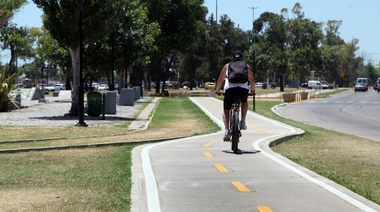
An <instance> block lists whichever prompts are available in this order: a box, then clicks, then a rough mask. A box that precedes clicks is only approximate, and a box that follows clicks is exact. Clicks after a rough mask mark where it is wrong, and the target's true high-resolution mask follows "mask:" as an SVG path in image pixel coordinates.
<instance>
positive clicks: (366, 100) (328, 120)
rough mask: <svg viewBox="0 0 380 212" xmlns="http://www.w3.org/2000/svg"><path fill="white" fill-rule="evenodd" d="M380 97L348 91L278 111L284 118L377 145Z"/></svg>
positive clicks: (370, 91)
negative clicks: (361, 138)
mask: <svg viewBox="0 0 380 212" xmlns="http://www.w3.org/2000/svg"><path fill="white" fill-rule="evenodd" d="M379 108H380V94H379V93H377V92H375V91H373V90H369V91H368V92H354V91H353V90H352V91H348V92H345V93H341V94H337V95H333V96H331V97H329V98H323V99H314V100H310V101H305V102H302V103H299V104H290V105H288V106H286V107H281V108H279V109H278V110H276V112H277V113H278V114H279V115H281V116H283V117H286V118H289V119H292V120H295V121H298V122H302V123H305V124H310V125H314V126H319V127H323V128H326V129H332V130H334V131H337V132H342V133H345V134H349V135H355V136H359V137H363V138H368V139H371V140H374V141H380V131H379V129H380V113H379Z"/></svg>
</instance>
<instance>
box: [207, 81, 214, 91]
mask: <svg viewBox="0 0 380 212" xmlns="http://www.w3.org/2000/svg"><path fill="white" fill-rule="evenodd" d="M205 89H206V90H215V82H206V83H205Z"/></svg>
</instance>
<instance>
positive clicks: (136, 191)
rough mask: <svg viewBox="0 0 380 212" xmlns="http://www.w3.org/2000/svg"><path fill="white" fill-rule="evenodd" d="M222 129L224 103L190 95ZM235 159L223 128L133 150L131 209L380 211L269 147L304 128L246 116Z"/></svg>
mask: <svg viewBox="0 0 380 212" xmlns="http://www.w3.org/2000/svg"><path fill="white" fill-rule="evenodd" d="M191 99H192V100H193V101H194V102H195V103H196V104H198V105H199V106H200V108H201V109H202V110H204V111H205V112H206V114H207V115H208V116H210V117H211V118H212V119H214V121H215V122H216V123H218V124H219V125H221V126H222V120H221V114H222V102H221V101H219V100H217V99H215V98H204V97H203V98H191ZM246 123H247V126H248V129H247V130H246V131H243V136H242V137H241V139H240V140H241V142H240V143H239V148H240V149H241V150H242V152H243V153H242V154H241V155H236V154H233V153H232V151H231V150H230V146H231V145H230V143H229V142H223V141H222V137H223V133H224V132H223V131H220V132H218V133H214V134H210V135H203V136H196V137H191V138H186V139H177V140H173V141H167V142H162V143H156V144H150V145H144V146H140V147H138V148H136V149H134V151H133V167H132V173H133V177H132V178H133V187H132V209H131V210H132V211H237V210H240V211H380V206H378V205H376V204H374V203H372V202H370V201H368V200H366V199H365V198H363V197H361V196H359V195H356V194H354V193H353V192H350V191H349V190H347V189H345V188H343V187H341V186H339V185H337V184H335V183H334V182H332V181H329V180H327V179H325V178H323V177H321V176H319V175H317V174H315V173H313V172H311V171H309V170H307V169H305V168H303V167H300V166H299V165H297V164H294V163H292V162H291V161H289V160H287V159H285V158H283V157H282V156H280V155H278V154H276V153H273V152H272V151H271V150H270V148H269V147H268V144H269V142H271V141H273V140H276V139H281V138H283V137H287V136H294V135H296V134H301V133H302V131H301V130H299V129H294V128H293V127H290V126H287V125H284V124H282V123H279V122H276V121H273V120H270V119H268V118H266V117H262V116H259V115H257V114H255V113H253V112H249V113H248V115H247V122H246Z"/></svg>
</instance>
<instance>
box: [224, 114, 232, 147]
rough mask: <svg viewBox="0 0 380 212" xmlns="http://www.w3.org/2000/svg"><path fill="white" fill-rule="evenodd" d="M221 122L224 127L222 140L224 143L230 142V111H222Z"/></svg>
mask: <svg viewBox="0 0 380 212" xmlns="http://www.w3.org/2000/svg"><path fill="white" fill-rule="evenodd" d="M222 116H223V122H224V127H225V133H224V137H223V140H224V141H230V139H231V131H230V124H229V123H230V111H229V110H223V114H222Z"/></svg>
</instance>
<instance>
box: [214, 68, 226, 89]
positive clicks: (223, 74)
mask: <svg viewBox="0 0 380 212" xmlns="http://www.w3.org/2000/svg"><path fill="white" fill-rule="evenodd" d="M226 71H227V65H225V66H223V69H222V71H221V72H220V75H219V78H218V81H217V83H216V86H215V92H216V93H220V90H222V86H223V82H224V80H225V79H226Z"/></svg>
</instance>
